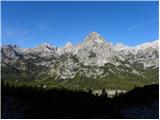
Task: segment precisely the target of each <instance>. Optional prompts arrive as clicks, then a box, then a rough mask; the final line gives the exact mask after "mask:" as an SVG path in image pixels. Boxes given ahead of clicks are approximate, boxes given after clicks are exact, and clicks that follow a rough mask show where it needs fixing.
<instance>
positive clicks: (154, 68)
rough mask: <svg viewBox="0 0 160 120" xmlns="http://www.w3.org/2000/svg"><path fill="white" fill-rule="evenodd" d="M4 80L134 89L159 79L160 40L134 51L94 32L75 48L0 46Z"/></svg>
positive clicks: (59, 85)
mask: <svg viewBox="0 0 160 120" xmlns="http://www.w3.org/2000/svg"><path fill="white" fill-rule="evenodd" d="M1 71H2V80H4V81H9V82H12V83H14V84H17V85H20V84H27V85H43V86H44V85H46V86H47V87H65V88H69V89H84V90H87V89H90V88H92V89H102V88H108V89H126V90H129V89H132V88H134V87H135V86H143V85H146V84H156V83H158V79H159V77H158V76H159V43H158V40H156V41H152V42H147V43H144V44H141V45H137V46H135V47H129V46H125V45H123V44H121V43H118V44H116V45H113V44H112V43H111V42H109V41H106V40H105V39H104V38H103V37H102V36H101V35H100V34H98V33H97V32H91V33H89V35H88V36H87V37H86V38H85V39H84V41H82V43H80V44H78V45H76V46H74V45H72V44H71V43H70V42H68V43H67V44H66V45H65V46H64V47H63V48H58V47H56V46H53V45H50V44H47V43H44V44H41V45H39V46H37V47H36V48H22V47H19V46H17V45H2V46H1Z"/></svg>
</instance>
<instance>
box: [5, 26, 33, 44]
mask: <svg viewBox="0 0 160 120" xmlns="http://www.w3.org/2000/svg"><path fill="white" fill-rule="evenodd" d="M33 37H34V35H33V32H32V31H31V30H28V29H25V28H23V27H20V26H16V27H12V28H5V29H4V28H3V29H2V43H4V44H7V43H8V42H9V40H11V41H15V43H16V44H22V43H24V41H25V42H26V40H31V39H32V38H33Z"/></svg>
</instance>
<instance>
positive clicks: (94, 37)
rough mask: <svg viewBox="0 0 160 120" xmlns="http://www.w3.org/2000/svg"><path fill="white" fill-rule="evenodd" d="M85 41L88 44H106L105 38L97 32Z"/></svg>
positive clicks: (89, 35) (92, 33)
mask: <svg viewBox="0 0 160 120" xmlns="http://www.w3.org/2000/svg"><path fill="white" fill-rule="evenodd" d="M85 41H87V42H97V43H102V42H104V41H105V40H104V38H103V37H102V36H101V35H100V34H99V33H97V32H91V33H89V34H88V36H87V37H86V38H85Z"/></svg>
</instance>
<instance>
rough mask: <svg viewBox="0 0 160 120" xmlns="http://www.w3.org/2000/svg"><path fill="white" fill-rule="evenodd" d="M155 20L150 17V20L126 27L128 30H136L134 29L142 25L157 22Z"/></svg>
mask: <svg viewBox="0 0 160 120" xmlns="http://www.w3.org/2000/svg"><path fill="white" fill-rule="evenodd" d="M157 21H158V20H157V19H152V20H149V21H144V22H141V23H138V24H135V25H133V26H130V27H129V28H128V30H129V31H130V30H136V29H139V28H141V27H144V26H146V25H149V24H152V23H155V22H157Z"/></svg>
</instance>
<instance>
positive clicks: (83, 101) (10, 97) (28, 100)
mask: <svg viewBox="0 0 160 120" xmlns="http://www.w3.org/2000/svg"><path fill="white" fill-rule="evenodd" d="M158 89H159V85H149V86H145V87H143V88H135V89H134V90H132V91H130V92H128V93H126V94H124V95H120V96H116V97H114V98H112V99H111V98H107V96H100V97H98V96H94V95H92V94H90V93H87V92H83V91H71V90H67V89H43V88H39V87H27V86H21V87H20V86H14V85H9V84H4V83H3V82H2V101H1V103H2V109H1V110H2V118H28V119H29V118H30V119H31V118H39V119H40V118H132V117H127V116H126V115H125V114H123V112H122V111H123V110H124V109H125V108H130V109H131V110H132V108H134V107H139V106H144V110H143V111H145V106H147V108H148V107H149V106H150V107H149V108H150V109H151V110H152V109H153V110H154V111H149V112H150V113H149V116H146V113H145V112H144V113H145V114H141V115H140V116H136V115H135V116H134V118H139V117H140V118H158V105H157V106H156V107H154V108H152V106H151V103H152V101H158V98H159V94H158ZM137 112H139V111H137ZM132 114H134V112H133V113H132Z"/></svg>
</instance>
